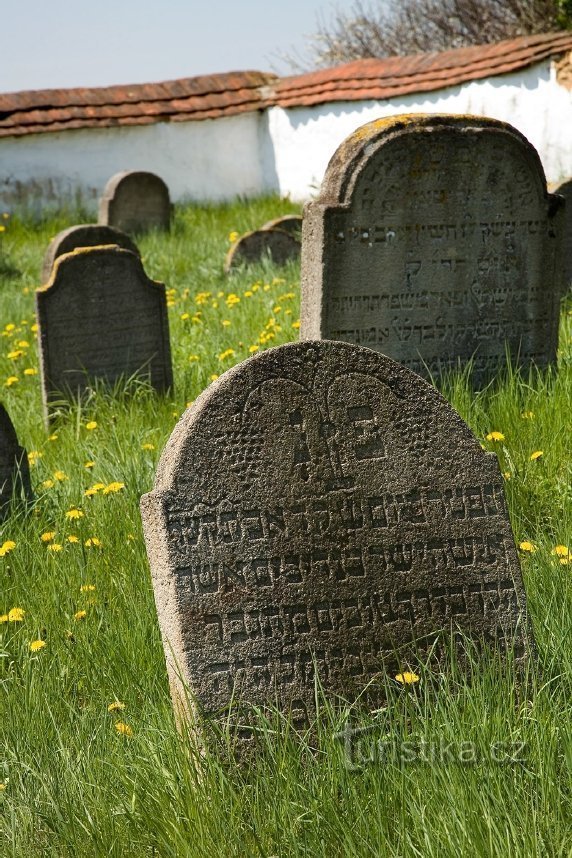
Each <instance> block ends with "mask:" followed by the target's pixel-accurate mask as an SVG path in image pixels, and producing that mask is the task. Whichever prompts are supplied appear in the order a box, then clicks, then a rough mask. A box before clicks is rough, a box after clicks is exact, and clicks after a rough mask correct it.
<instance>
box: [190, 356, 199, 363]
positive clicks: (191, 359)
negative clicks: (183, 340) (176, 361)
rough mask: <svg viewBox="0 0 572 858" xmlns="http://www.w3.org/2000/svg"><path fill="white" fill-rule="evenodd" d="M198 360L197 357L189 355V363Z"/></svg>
mask: <svg viewBox="0 0 572 858" xmlns="http://www.w3.org/2000/svg"><path fill="white" fill-rule="evenodd" d="M196 360H199V356H198V355H189V361H190V362H191V363H193V362H194V361H196Z"/></svg>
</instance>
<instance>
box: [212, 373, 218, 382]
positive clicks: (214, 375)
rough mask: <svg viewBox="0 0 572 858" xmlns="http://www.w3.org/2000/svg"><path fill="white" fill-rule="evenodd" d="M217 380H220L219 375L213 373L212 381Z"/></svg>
mask: <svg viewBox="0 0 572 858" xmlns="http://www.w3.org/2000/svg"><path fill="white" fill-rule="evenodd" d="M217 378H218V375H217V374H216V372H213V374H212V375H211V381H216V380H217Z"/></svg>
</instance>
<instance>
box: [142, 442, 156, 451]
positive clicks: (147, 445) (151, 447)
mask: <svg viewBox="0 0 572 858" xmlns="http://www.w3.org/2000/svg"><path fill="white" fill-rule="evenodd" d="M141 449H142V450H154V449H155V445H154V444H150V443H149V442H147V443H145V444H141Z"/></svg>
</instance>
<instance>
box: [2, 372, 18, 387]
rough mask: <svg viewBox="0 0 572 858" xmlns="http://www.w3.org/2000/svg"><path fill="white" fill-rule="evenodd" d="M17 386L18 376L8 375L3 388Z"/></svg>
mask: <svg viewBox="0 0 572 858" xmlns="http://www.w3.org/2000/svg"><path fill="white" fill-rule="evenodd" d="M15 384H18V376H17V375H9V376H8V378H7V379H6V381H5V382H4V387H13V385H15Z"/></svg>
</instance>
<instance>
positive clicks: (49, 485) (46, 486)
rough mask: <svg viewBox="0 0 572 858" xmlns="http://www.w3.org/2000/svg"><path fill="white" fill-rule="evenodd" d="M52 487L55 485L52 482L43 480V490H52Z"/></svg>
mask: <svg viewBox="0 0 572 858" xmlns="http://www.w3.org/2000/svg"><path fill="white" fill-rule="evenodd" d="M54 486H55V483H54V481H53V480H44V481H43V483H42V488H43V489H53V487H54Z"/></svg>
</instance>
